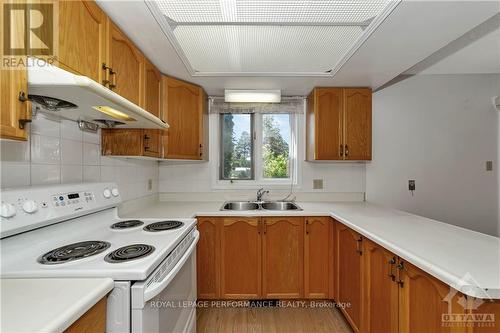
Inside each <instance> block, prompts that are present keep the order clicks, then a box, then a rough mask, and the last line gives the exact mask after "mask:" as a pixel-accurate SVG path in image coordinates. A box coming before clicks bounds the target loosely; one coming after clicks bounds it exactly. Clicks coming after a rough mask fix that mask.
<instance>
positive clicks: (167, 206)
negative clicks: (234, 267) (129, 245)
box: [123, 201, 500, 299]
mask: <svg viewBox="0 0 500 333" xmlns="http://www.w3.org/2000/svg"><path fill="white" fill-rule="evenodd" d="M222 204H223V203H222V202H178V201H171V202H162V201H158V202H156V203H153V204H151V205H148V206H145V207H144V208H143V209H141V210H137V211H134V212H131V213H128V214H127V215H126V216H123V217H128V218H131V217H134V218H187V217H196V216H280V215H281V216H331V217H333V218H335V219H336V220H337V221H339V222H341V223H343V224H345V225H346V226H348V227H350V228H352V229H353V230H355V231H357V232H359V233H360V234H361V235H363V236H364V237H366V238H368V239H371V240H372V241H374V242H376V243H378V244H379V245H381V246H383V247H385V248H386V249H387V250H389V251H392V252H393V253H394V254H396V255H398V256H399V257H401V258H402V259H404V260H406V261H408V262H409V263H411V264H413V265H415V266H417V267H419V268H420V269H422V270H423V271H425V272H427V273H429V274H430V275H432V276H434V277H435V278H437V279H439V280H441V281H442V282H444V283H446V284H448V285H450V286H453V287H454V288H456V289H458V290H459V291H461V292H463V293H464V294H466V295H469V296H472V297H479V298H493V299H500V238H498V237H494V236H490V235H486V234H482V233H479V232H475V231H472V230H468V229H464V228H460V227H457V226H453V225H451V224H447V223H443V222H439V221H436V220H432V219H428V218H425V217H421V216H417V215H413V214H409V213H406V212H403V211H399V210H395V209H389V208H385V207H382V206H378V205H375V204H371V203H366V202H353V203H329V202H297V204H298V205H299V206H300V207H301V208H302V209H303V210H302V211H295V212H293V211H285V212H280V211H260V210H259V211H242V212H241V211H240V212H235V211H220V210H219V209H220V207H221V206H222Z"/></svg>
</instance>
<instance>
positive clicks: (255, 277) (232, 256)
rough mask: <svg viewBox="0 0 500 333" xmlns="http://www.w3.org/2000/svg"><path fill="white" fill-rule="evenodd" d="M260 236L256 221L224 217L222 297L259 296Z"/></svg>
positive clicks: (258, 224) (248, 297)
mask: <svg viewBox="0 0 500 333" xmlns="http://www.w3.org/2000/svg"><path fill="white" fill-rule="evenodd" d="M260 233H261V228H260V219H259V218H245V217H234V218H224V225H223V228H222V232H221V262H222V264H221V296H222V298H226V299H250V298H259V297H261V295H262V287H261V258H262V250H261V249H262V244H261V237H260Z"/></svg>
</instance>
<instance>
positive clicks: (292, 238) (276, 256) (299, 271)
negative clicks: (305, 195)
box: [262, 217, 304, 299]
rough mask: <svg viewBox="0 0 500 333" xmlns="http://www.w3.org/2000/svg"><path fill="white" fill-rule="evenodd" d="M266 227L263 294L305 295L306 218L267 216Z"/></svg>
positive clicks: (281, 295)
mask: <svg viewBox="0 0 500 333" xmlns="http://www.w3.org/2000/svg"><path fill="white" fill-rule="evenodd" d="M262 226H263V238H262V244H263V274H262V279H263V296H264V297H265V298H277V299H287V298H301V297H303V295H304V292H303V289H304V282H303V278H304V262H303V258H304V219H303V218H302V217H266V218H263V219H262Z"/></svg>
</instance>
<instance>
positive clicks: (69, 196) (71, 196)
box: [68, 193, 80, 199]
mask: <svg viewBox="0 0 500 333" xmlns="http://www.w3.org/2000/svg"><path fill="white" fill-rule="evenodd" d="M79 197H80V195H79V194H78V193H71V194H68V199H78V198H79Z"/></svg>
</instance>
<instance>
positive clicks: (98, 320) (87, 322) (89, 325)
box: [64, 297, 107, 333]
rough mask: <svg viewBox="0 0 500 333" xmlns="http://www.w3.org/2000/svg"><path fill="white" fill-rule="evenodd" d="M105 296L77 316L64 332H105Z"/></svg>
mask: <svg viewBox="0 0 500 333" xmlns="http://www.w3.org/2000/svg"><path fill="white" fill-rule="evenodd" d="M106 306H107V299H106V297H104V298H102V299H101V300H100V301H99V302H97V303H96V304H95V305H94V306H93V307H91V308H90V309H89V310H88V311H87V312H85V313H84V314H83V316H81V317H80V318H78V319H77V320H76V321H75V322H74V323H73V324H71V326H70V327H68V328H67V329H66V330H65V331H64V332H65V333H104V332H106Z"/></svg>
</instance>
